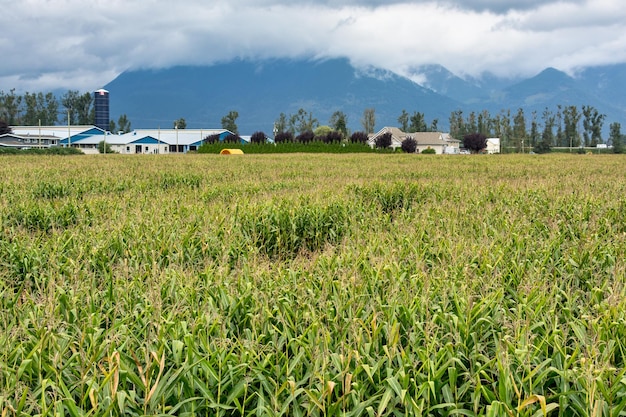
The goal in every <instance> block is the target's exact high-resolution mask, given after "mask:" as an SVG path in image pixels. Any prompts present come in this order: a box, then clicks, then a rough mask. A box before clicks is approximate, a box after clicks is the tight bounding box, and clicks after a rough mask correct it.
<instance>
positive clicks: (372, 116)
mask: <svg viewBox="0 0 626 417" xmlns="http://www.w3.org/2000/svg"><path fill="white" fill-rule="evenodd" d="M361 125H362V126H363V130H364V131H365V133H374V127H375V126H376V110H374V109H373V108H367V109H365V110H364V111H363V118H362V119H361Z"/></svg>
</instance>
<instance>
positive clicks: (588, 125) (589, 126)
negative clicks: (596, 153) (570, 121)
mask: <svg viewBox="0 0 626 417" xmlns="http://www.w3.org/2000/svg"><path fill="white" fill-rule="evenodd" d="M583 116H584V120H583V128H584V129H585V132H584V134H583V136H584V139H585V146H597V145H598V143H600V142H602V125H603V124H604V118H605V117H606V115H604V114H600V113H599V112H598V110H597V109H596V108H595V107H593V106H583Z"/></svg>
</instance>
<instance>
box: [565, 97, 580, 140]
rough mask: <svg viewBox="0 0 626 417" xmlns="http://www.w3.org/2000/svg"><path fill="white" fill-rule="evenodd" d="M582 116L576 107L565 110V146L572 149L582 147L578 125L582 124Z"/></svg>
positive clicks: (568, 107)
mask: <svg viewBox="0 0 626 417" xmlns="http://www.w3.org/2000/svg"><path fill="white" fill-rule="evenodd" d="M581 116H582V115H581V114H580V113H579V112H578V109H577V108H576V106H567V107H565V108H564V109H563V125H564V129H563V133H564V135H565V146H569V147H570V148H572V147H579V146H580V133H579V132H578V123H579V122H580V118H581Z"/></svg>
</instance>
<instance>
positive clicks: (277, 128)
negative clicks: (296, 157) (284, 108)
mask: <svg viewBox="0 0 626 417" xmlns="http://www.w3.org/2000/svg"><path fill="white" fill-rule="evenodd" d="M286 130H287V115H285V113H281V114H280V115H279V116H278V119H276V121H275V122H274V131H273V133H274V136H276V135H277V134H279V133H282V132H284V131H286Z"/></svg>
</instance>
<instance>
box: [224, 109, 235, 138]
mask: <svg viewBox="0 0 626 417" xmlns="http://www.w3.org/2000/svg"><path fill="white" fill-rule="evenodd" d="M238 117H239V113H238V112H237V111H235V110H231V111H229V112H228V114H227V115H226V116H224V117H222V129H226V130H228V131H230V132H233V133H234V134H235V135H238V134H239V129H238V128H237V118H238Z"/></svg>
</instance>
